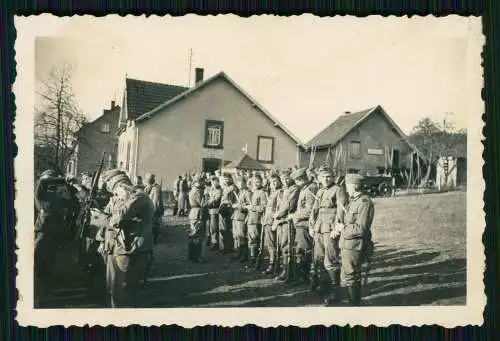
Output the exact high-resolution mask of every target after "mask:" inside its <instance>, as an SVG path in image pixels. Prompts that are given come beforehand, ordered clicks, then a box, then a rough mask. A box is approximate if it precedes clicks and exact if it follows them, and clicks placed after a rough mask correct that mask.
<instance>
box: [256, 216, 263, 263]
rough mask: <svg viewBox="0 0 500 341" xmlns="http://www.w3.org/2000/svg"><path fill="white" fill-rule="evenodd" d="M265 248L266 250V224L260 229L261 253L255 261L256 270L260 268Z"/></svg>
mask: <svg viewBox="0 0 500 341" xmlns="http://www.w3.org/2000/svg"><path fill="white" fill-rule="evenodd" d="M263 250H264V226H262V228H261V231H260V245H259V254H258V255H257V260H256V261H255V270H259V267H260V262H261V261H262V252H263Z"/></svg>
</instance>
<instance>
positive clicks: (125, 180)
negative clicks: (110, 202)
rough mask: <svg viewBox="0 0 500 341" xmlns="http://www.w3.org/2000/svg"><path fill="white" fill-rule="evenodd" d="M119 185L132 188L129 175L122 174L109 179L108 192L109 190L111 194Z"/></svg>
mask: <svg viewBox="0 0 500 341" xmlns="http://www.w3.org/2000/svg"><path fill="white" fill-rule="evenodd" d="M119 184H125V185H128V186H132V182H131V181H130V179H129V177H128V176H127V174H125V173H123V172H121V173H119V174H116V175H114V176H112V177H109V178H108V180H107V181H106V190H108V191H109V192H113V191H114V190H115V189H116V188H117V186H118V185H119Z"/></svg>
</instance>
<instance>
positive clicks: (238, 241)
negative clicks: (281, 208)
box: [232, 177, 252, 263]
mask: <svg viewBox="0 0 500 341" xmlns="http://www.w3.org/2000/svg"><path fill="white" fill-rule="evenodd" d="M236 186H237V187H238V199H237V201H236V203H234V204H233V209H234V211H233V216H232V219H233V238H234V242H235V243H234V244H235V248H238V254H237V255H236V256H234V257H233V260H239V261H240V262H241V263H244V262H246V261H248V231H247V215H248V208H247V207H248V206H249V205H250V204H251V203H252V202H251V197H252V193H251V192H250V190H249V189H248V187H247V180H246V179H245V178H244V177H239V178H237V179H236Z"/></svg>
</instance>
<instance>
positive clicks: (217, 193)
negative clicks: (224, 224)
mask: <svg viewBox="0 0 500 341" xmlns="http://www.w3.org/2000/svg"><path fill="white" fill-rule="evenodd" d="M211 184H212V186H211V187H210V191H209V200H208V204H207V207H208V214H209V215H210V225H209V229H210V239H211V246H210V250H213V251H215V250H218V249H219V206H220V203H221V198H222V188H221V187H220V181H219V178H218V177H217V176H212V178H211Z"/></svg>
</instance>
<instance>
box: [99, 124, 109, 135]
mask: <svg viewBox="0 0 500 341" xmlns="http://www.w3.org/2000/svg"><path fill="white" fill-rule="evenodd" d="M101 133H106V134H107V133H109V123H103V124H101Z"/></svg>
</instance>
